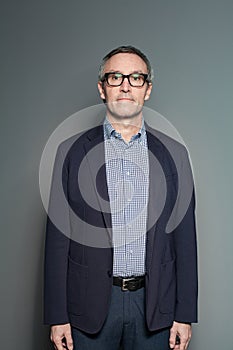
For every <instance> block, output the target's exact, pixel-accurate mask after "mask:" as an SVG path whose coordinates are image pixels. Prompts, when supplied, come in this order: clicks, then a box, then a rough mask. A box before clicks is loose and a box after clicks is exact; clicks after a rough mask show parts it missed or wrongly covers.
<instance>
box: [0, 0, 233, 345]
mask: <svg viewBox="0 0 233 350" xmlns="http://www.w3.org/2000/svg"><path fill="white" fill-rule="evenodd" d="M1 17H2V18H1V20H0V26H1V33H2V35H3V38H2V39H1V59H2V60H3V64H2V65H1V71H2V72H1V78H0V81H1V139H0V140H1V148H0V152H1V209H0V213H1V254H0V260H1V264H0V267H1V325H0V332H1V348H2V349H7V350H8V349H9V350H13V349H18V350H21V349H22V350H31V349H34V350H41V349H45V350H47V349H49V348H50V346H49V342H48V329H47V328H46V327H44V326H43V325H42V272H43V246H44V228H45V211H44V209H43V206H42V203H41V199H40V194H39V185H38V169H39V162H40V157H41V154H42V151H43V148H44V145H45V143H46V141H47V139H48V138H49V136H50V134H51V133H52V132H53V130H54V129H55V128H56V127H57V126H58V125H59V124H60V123H61V122H62V121H63V120H64V119H65V118H66V117H68V116H69V115H71V114H73V113H75V112H76V111H78V110H80V109H82V108H85V107H88V106H90V105H93V104H97V103H100V99H99V97H98V94H97V88H96V81H97V69H98V65H99V62H100V60H101V58H102V57H103V55H104V54H105V53H107V52H108V51H109V50H111V49H112V48H114V47H116V46H118V45H121V44H133V45H135V46H137V47H139V48H141V49H142V50H143V51H145V52H146V53H147V54H148V56H149V58H150V59H151V61H152V62H153V64H154V69H155V73H156V81H155V86H154V90H153V93H152V97H151V99H150V101H149V103H148V104H147V106H148V107H150V108H153V109H155V110H157V111H158V112H159V113H161V114H163V115H164V116H165V117H166V118H167V119H168V120H170V121H171V123H173V125H174V126H175V127H176V128H177V129H178V131H179V132H180V134H181V135H182V137H183V139H184V140H185V142H186V144H187V146H188V148H189V151H190V154H191V158H192V163H193V166H194V170H195V182H196V192H197V224H198V242H199V271H200V293H199V295H200V297H199V310H200V312H199V319H200V322H199V324H198V325H197V326H196V325H195V326H194V328H193V333H194V334H193V339H192V342H191V345H190V349H191V350H206V349H212V350H219V349H222V350H231V349H232V331H233V326H232V323H233V322H232V314H233V302H232V295H233V273H232V266H233V254H232V244H233V232H232V213H233V211H232V198H233V190H232V178H233V165H232V163H233V162H232V151H233V141H232V129H233V122H232V117H233V116H232V110H233V94H232V92H233V68H232V66H233V64H232V62H233V40H232V37H233V2H232V0H222V1H220V0H219V1H217V0H195V1H194V0H177V1H174V0H154V1H152V0H148V1H144V3H143V2H141V1H140V0H133V1H123V0H118V1H110V0H108V1H103V0H99V1H90V0H86V1H83V2H81V1H78V0H76V1H75V0H69V1H65V0H64V1H62V0H56V1H54V0H47V1H43V0H41V1H33V0H30V1H29V0H28V1H26V0H22V1H13V0H9V1H7V2H6V1H2V2H1ZM114 22H115V23H114Z"/></svg>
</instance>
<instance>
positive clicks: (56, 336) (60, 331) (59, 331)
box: [50, 323, 73, 350]
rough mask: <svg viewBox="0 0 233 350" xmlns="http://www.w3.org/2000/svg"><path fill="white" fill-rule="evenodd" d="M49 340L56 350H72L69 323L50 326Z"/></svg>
mask: <svg viewBox="0 0 233 350" xmlns="http://www.w3.org/2000/svg"><path fill="white" fill-rule="evenodd" d="M50 339H51V341H52V342H53V345H54V347H55V349H57V350H64V349H68V350H73V340H72V336H71V327H70V324H69V323H66V324H61V325H55V326H51V332H50Z"/></svg>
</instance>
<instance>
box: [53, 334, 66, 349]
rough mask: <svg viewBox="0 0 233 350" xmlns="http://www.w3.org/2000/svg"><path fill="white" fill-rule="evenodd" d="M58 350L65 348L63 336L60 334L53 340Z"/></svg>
mask: <svg viewBox="0 0 233 350" xmlns="http://www.w3.org/2000/svg"><path fill="white" fill-rule="evenodd" d="M53 342H54V344H55V346H56V349H57V350H64V347H63V345H62V341H61V338H60V337H59V336H57V337H55V338H54V340H53Z"/></svg>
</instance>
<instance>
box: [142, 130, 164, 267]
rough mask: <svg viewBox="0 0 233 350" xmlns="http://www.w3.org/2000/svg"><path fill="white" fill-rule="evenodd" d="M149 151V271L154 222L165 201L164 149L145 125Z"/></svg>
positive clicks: (154, 133) (153, 238)
mask: <svg viewBox="0 0 233 350" xmlns="http://www.w3.org/2000/svg"><path fill="white" fill-rule="evenodd" d="M146 131H147V143H148V152H149V198H148V216H147V247H146V249H147V251H146V270H147V271H149V269H150V265H151V259H152V253H153V249H154V244H155V242H156V227H157V226H156V224H157V221H158V219H159V217H160V215H161V213H162V211H163V208H164V205H165V201H166V179H165V176H164V171H163V168H164V167H163V162H164V149H163V146H162V144H161V142H160V141H159V139H158V138H157V137H156V136H155V135H156V131H155V130H154V129H151V128H150V127H149V126H148V125H146Z"/></svg>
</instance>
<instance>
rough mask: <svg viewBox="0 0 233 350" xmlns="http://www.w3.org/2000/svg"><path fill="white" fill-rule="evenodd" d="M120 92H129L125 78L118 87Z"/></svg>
mask: <svg viewBox="0 0 233 350" xmlns="http://www.w3.org/2000/svg"><path fill="white" fill-rule="evenodd" d="M120 89H121V91H123V92H129V91H130V90H131V86H130V84H129V81H128V79H127V78H126V77H125V78H124V80H123V82H122V84H121V86H120Z"/></svg>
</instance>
